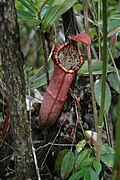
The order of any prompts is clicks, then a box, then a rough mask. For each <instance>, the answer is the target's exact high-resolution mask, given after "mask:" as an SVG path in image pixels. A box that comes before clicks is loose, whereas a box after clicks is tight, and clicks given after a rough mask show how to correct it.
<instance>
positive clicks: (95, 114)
mask: <svg viewBox="0 0 120 180" xmlns="http://www.w3.org/2000/svg"><path fill="white" fill-rule="evenodd" d="M83 7H84V21H85V31H86V33H88V34H89V30H88V29H89V28H88V7H87V0H84V1H83ZM87 59H88V70H89V78H90V88H91V96H92V105H93V116H94V123H95V131H96V132H97V127H98V119H97V108H96V100H95V93H94V82H93V74H92V64H91V51H90V46H88V47H87Z"/></svg>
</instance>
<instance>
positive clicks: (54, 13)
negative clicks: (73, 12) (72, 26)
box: [42, 0, 77, 32]
mask: <svg viewBox="0 0 120 180" xmlns="http://www.w3.org/2000/svg"><path fill="white" fill-rule="evenodd" d="M76 1H77V0H72V1H70V0H62V1H60V0H53V1H52V2H51V4H50V6H49V8H48V10H47V12H46V13H45V15H44V17H43V20H42V32H44V31H46V30H48V29H49V28H50V27H51V26H52V25H53V23H54V22H55V21H56V20H57V19H58V18H59V17H60V16H61V15H62V14H63V13H65V12H66V11H67V10H68V9H70V8H71V7H72V6H73V5H74V4H75V2H76Z"/></svg>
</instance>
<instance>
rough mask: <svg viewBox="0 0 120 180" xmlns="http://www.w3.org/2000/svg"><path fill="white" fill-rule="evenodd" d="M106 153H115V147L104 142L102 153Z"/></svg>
mask: <svg viewBox="0 0 120 180" xmlns="http://www.w3.org/2000/svg"><path fill="white" fill-rule="evenodd" d="M106 153H109V154H115V151H114V149H113V148H111V147H110V146H108V145H107V144H103V145H102V146H101V149H100V154H106Z"/></svg>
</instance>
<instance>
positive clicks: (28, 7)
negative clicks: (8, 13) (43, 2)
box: [19, 0, 36, 14]
mask: <svg viewBox="0 0 120 180" xmlns="http://www.w3.org/2000/svg"><path fill="white" fill-rule="evenodd" d="M19 2H20V3H21V4H23V6H25V7H26V8H27V9H28V10H29V11H30V12H32V13H33V14H36V9H35V8H34V7H33V6H32V5H31V3H29V2H28V1H27V2H26V1H25V0H19Z"/></svg>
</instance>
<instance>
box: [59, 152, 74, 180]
mask: <svg viewBox="0 0 120 180" xmlns="http://www.w3.org/2000/svg"><path fill="white" fill-rule="evenodd" d="M73 165H74V154H73V152H72V151H69V152H67V153H66V155H65V156H64V158H63V161H62V164H61V177H62V179H65V178H66V177H68V175H69V174H70V172H71V171H72V169H73Z"/></svg>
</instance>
